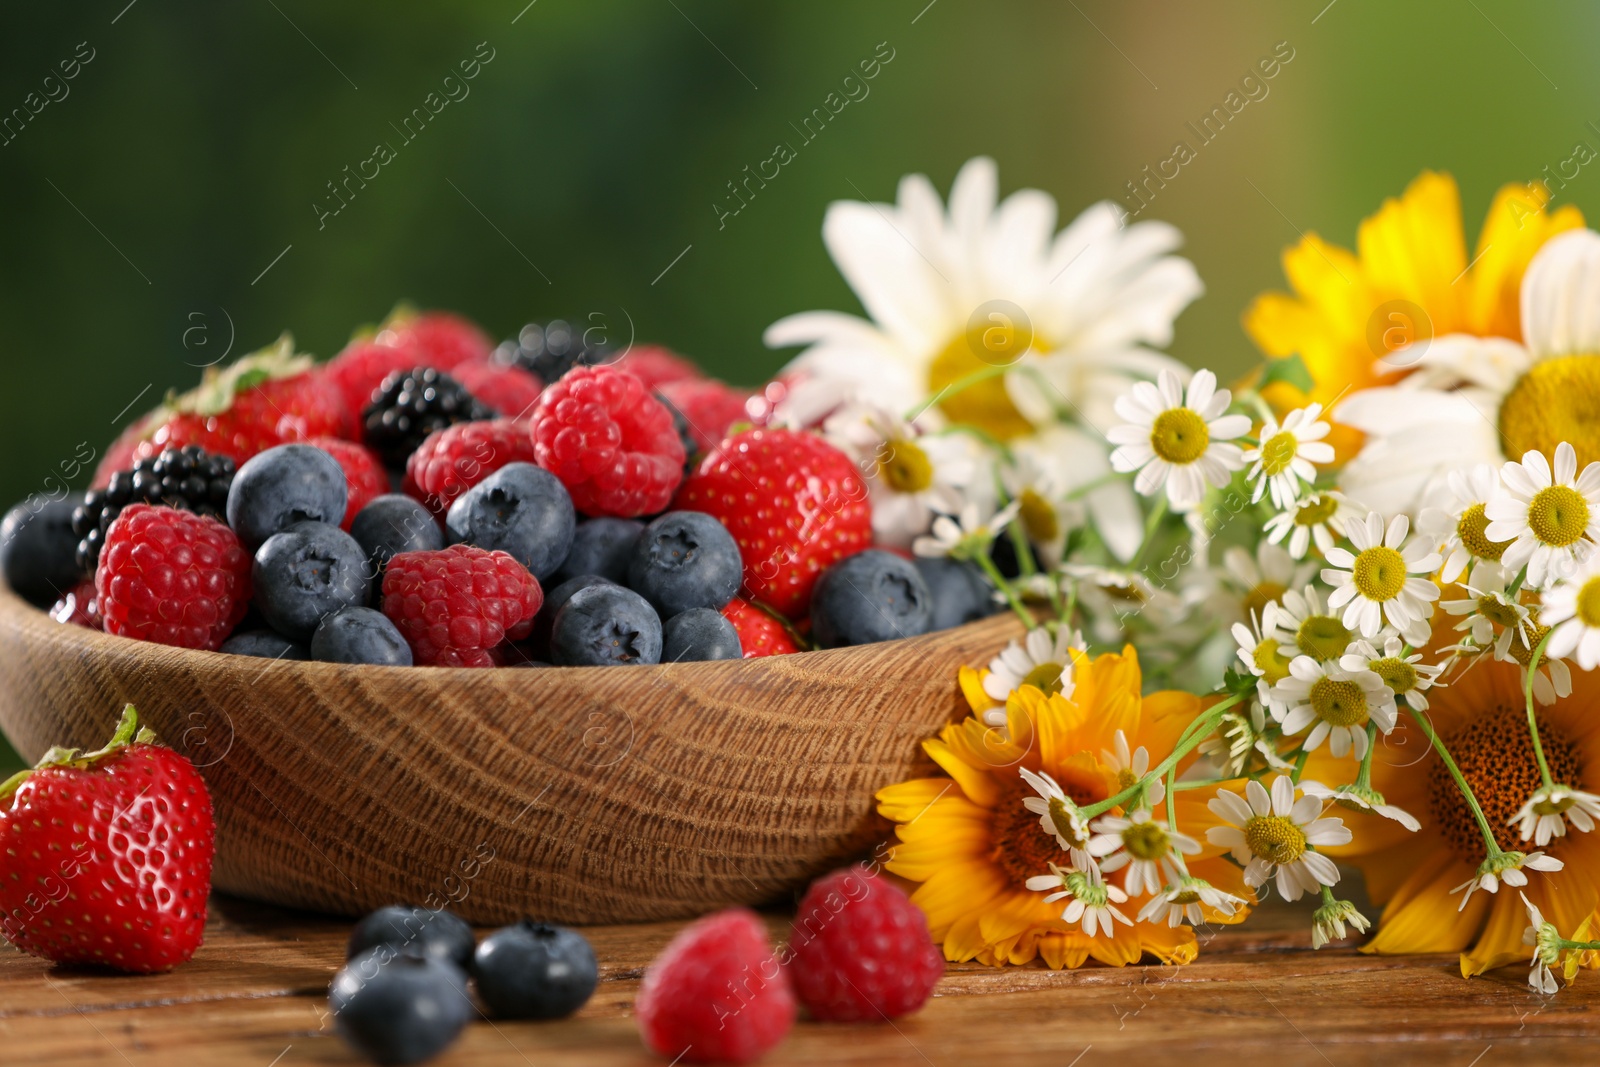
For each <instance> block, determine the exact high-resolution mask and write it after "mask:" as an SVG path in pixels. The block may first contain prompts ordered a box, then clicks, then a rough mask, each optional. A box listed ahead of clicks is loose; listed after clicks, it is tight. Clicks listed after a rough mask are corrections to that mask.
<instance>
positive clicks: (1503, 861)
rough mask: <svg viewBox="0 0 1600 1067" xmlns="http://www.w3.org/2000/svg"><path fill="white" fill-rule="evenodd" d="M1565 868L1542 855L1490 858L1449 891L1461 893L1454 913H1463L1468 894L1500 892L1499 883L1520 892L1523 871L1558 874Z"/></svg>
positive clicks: (1525, 881)
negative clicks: (1475, 871) (1479, 891)
mask: <svg viewBox="0 0 1600 1067" xmlns="http://www.w3.org/2000/svg"><path fill="white" fill-rule="evenodd" d="M1565 866H1566V864H1564V863H1562V862H1561V861H1560V860H1558V859H1556V858H1555V857H1554V856H1546V855H1545V854H1544V853H1543V852H1501V853H1499V854H1498V855H1495V856H1491V857H1489V858H1488V859H1486V860H1484V861H1483V862H1482V863H1480V864H1479V865H1478V870H1477V873H1475V874H1474V875H1473V876H1472V877H1471V878H1468V879H1467V880H1466V881H1465V882H1462V883H1461V884H1460V885H1458V886H1456V887H1455V888H1454V889H1452V890H1450V892H1451V893H1452V894H1454V893H1461V891H1462V890H1463V889H1465V890H1466V892H1465V893H1462V896H1461V903H1460V904H1459V905H1458V906H1457V907H1456V911H1463V910H1465V909H1466V906H1467V901H1469V900H1471V899H1472V894H1474V893H1476V892H1477V891H1478V890H1480V889H1482V890H1485V891H1487V892H1490V893H1498V892H1500V883H1501V882H1504V883H1505V884H1506V885H1510V886H1517V887H1518V888H1521V887H1522V886H1525V885H1527V884H1528V876H1527V874H1525V873H1524V869H1526V870H1529V871H1545V872H1553V871H1559V870H1561V869H1562V868H1563V867H1565Z"/></svg>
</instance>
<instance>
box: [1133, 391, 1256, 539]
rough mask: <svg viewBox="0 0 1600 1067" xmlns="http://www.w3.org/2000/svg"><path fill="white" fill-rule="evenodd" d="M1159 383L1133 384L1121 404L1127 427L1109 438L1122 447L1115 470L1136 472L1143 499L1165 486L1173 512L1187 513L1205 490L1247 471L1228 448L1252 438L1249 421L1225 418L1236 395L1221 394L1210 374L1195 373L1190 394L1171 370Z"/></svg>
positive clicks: (1239, 417) (1136, 484) (1238, 455)
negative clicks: (1246, 436)
mask: <svg viewBox="0 0 1600 1067" xmlns="http://www.w3.org/2000/svg"><path fill="white" fill-rule="evenodd" d="M1156 381H1157V384H1156V385H1151V384H1150V383H1149V382H1135V383H1134V385H1133V388H1132V389H1131V390H1130V391H1129V392H1128V393H1127V394H1126V395H1124V396H1121V397H1118V398H1117V403H1116V412H1117V414H1118V415H1119V416H1121V417H1122V418H1123V419H1126V420H1127V421H1126V422H1124V423H1122V424H1120V425H1117V426H1113V427H1111V429H1110V430H1109V431H1107V433H1106V440H1108V441H1110V442H1111V443H1112V444H1114V445H1118V446H1120V447H1118V448H1117V450H1116V451H1115V452H1112V453H1111V469H1112V470H1115V471H1119V472H1122V473H1130V472H1132V471H1138V472H1139V476H1138V477H1137V478H1135V479H1134V480H1133V488H1134V491H1135V492H1137V493H1139V494H1141V495H1143V496H1152V495H1154V494H1155V492H1156V490H1158V489H1160V488H1161V487H1162V486H1163V485H1164V486H1166V489H1167V501H1168V502H1169V503H1170V504H1171V505H1172V507H1173V509H1174V510H1176V511H1188V510H1189V509H1190V508H1192V507H1194V506H1195V505H1197V504H1199V503H1200V501H1201V500H1202V499H1204V498H1205V495H1206V486H1207V485H1213V486H1216V487H1217V488H1219V489H1220V488H1221V487H1222V486H1224V485H1227V484H1228V480H1229V476H1230V472H1232V471H1236V470H1238V469H1239V468H1240V467H1242V466H1244V459H1243V456H1242V454H1241V453H1240V451H1239V446H1238V445H1235V444H1231V443H1230V442H1231V441H1233V440H1234V438H1237V437H1243V436H1244V435H1245V434H1247V433H1249V432H1250V417H1249V416H1248V415H1227V414H1224V413H1225V412H1226V411H1227V410H1228V405H1229V404H1230V403H1232V402H1233V394H1232V393H1231V392H1229V391H1228V390H1226V389H1218V388H1217V376H1216V375H1215V374H1213V373H1211V372H1210V371H1209V370H1198V371H1195V373H1194V377H1193V378H1191V379H1189V388H1188V392H1187V394H1185V391H1184V388H1183V382H1182V381H1181V380H1180V379H1179V377H1178V376H1177V374H1175V373H1173V372H1172V371H1170V370H1163V371H1162V372H1161V374H1160V376H1159V377H1158V378H1157V380H1156Z"/></svg>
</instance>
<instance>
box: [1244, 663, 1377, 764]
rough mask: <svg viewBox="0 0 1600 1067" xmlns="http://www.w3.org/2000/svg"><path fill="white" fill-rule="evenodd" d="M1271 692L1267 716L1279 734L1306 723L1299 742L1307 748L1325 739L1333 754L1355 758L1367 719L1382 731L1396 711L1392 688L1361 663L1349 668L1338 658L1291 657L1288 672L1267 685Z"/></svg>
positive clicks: (1363, 743) (1363, 747)
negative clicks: (1279, 729)
mask: <svg viewBox="0 0 1600 1067" xmlns="http://www.w3.org/2000/svg"><path fill="white" fill-rule="evenodd" d="M1272 695H1273V703H1274V707H1273V715H1274V717H1275V718H1276V719H1277V720H1278V722H1279V723H1281V724H1282V726H1283V732H1284V733H1285V734H1290V735H1293V734H1298V733H1300V732H1301V731H1302V730H1304V729H1306V727H1308V726H1309V727H1311V733H1310V734H1308V735H1307V736H1306V739H1305V741H1303V742H1302V743H1301V746H1300V747H1301V748H1304V749H1305V750H1306V751H1308V752H1310V751H1312V750H1314V749H1316V748H1318V747H1319V746H1321V744H1322V742H1323V741H1327V742H1328V749H1329V751H1331V752H1332V753H1333V754H1334V756H1336V757H1343V756H1346V755H1353V756H1354V757H1355V758H1356V759H1361V758H1362V757H1364V756H1365V755H1366V754H1367V723H1368V722H1374V723H1377V725H1378V729H1379V730H1380V731H1382V732H1383V733H1385V734H1387V733H1388V732H1389V731H1390V730H1393V729H1394V724H1395V720H1396V717H1397V716H1398V712H1397V711H1396V709H1395V704H1394V693H1393V691H1392V690H1390V688H1389V687H1388V686H1387V685H1385V684H1384V681H1383V679H1382V678H1380V677H1379V676H1378V675H1377V673H1376V672H1374V671H1370V670H1367V669H1366V668H1365V667H1360V668H1357V669H1355V670H1351V669H1350V668H1348V667H1346V666H1344V661H1343V660H1326V661H1318V660H1315V659H1313V658H1311V657H1310V656H1296V657H1295V658H1294V659H1293V660H1292V661H1291V662H1290V663H1289V677H1287V678H1285V679H1284V680H1283V681H1281V682H1279V683H1278V684H1277V685H1275V686H1273V687H1272ZM1280 709H1281V711H1280ZM1313 724H1315V725H1313Z"/></svg>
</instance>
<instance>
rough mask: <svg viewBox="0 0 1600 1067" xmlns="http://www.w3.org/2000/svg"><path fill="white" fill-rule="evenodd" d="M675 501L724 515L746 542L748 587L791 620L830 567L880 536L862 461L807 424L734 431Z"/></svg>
mask: <svg viewBox="0 0 1600 1067" xmlns="http://www.w3.org/2000/svg"><path fill="white" fill-rule="evenodd" d="M673 507H675V508H679V509H685V510H688V511H704V512H708V513H709V514H711V515H714V516H716V517H717V518H718V519H720V520H721V522H722V524H723V525H724V526H726V527H727V528H728V530H729V532H730V533H732V534H733V538H734V540H735V541H737V542H738V543H739V553H740V555H741V556H742V557H743V558H744V587H745V589H746V590H748V591H749V593H750V596H751V597H752V598H753V599H757V600H760V601H762V602H763V603H765V604H766V605H768V606H769V607H771V608H773V609H775V610H776V611H778V612H779V613H780V614H783V615H786V616H789V617H790V618H794V617H797V616H800V615H803V614H805V611H806V608H807V607H808V606H809V605H810V603H811V588H812V586H814V585H816V583H817V579H818V578H819V577H821V575H822V572H823V570H825V569H826V568H827V567H828V566H829V565H831V564H833V563H836V562H837V561H839V560H841V559H843V558H844V557H846V556H851V555H854V554H855V553H857V552H860V551H861V550H862V549H864V548H866V547H868V546H869V545H871V544H872V507H871V505H870V504H869V503H868V501H867V487H866V484H865V483H864V482H863V481H862V480H861V475H860V474H859V473H858V472H857V471H856V467H855V464H854V463H852V462H851V461H850V457H849V456H846V455H845V454H844V453H843V452H841V451H839V450H838V449H837V448H834V447H833V446H832V445H830V444H828V443H827V442H826V441H824V440H823V439H822V438H821V437H818V436H817V435H816V434H814V433H807V432H805V431H801V430H787V429H761V430H746V431H744V432H743V433H738V434H735V435H733V436H732V437H729V438H728V439H727V440H725V441H723V442H722V443H721V444H720V445H718V446H717V447H716V448H715V449H713V450H712V451H711V452H710V453H709V454H707V456H706V457H705V459H703V460H701V462H700V466H699V468H698V469H696V470H695V472H694V473H693V474H691V475H689V477H688V478H687V479H685V480H684V483H683V487H682V488H681V489H680V490H679V491H678V498H677V500H676V502H675V503H674V504H673Z"/></svg>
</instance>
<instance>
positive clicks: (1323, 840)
mask: <svg viewBox="0 0 1600 1067" xmlns="http://www.w3.org/2000/svg"><path fill="white" fill-rule="evenodd" d="M1244 788H1245V795H1244V798H1240V797H1239V796H1238V795H1237V794H1235V793H1230V792H1228V791H1227V790H1226V789H1219V790H1217V795H1216V796H1215V797H1214V798H1212V799H1211V800H1210V801H1207V803H1206V806H1207V807H1208V808H1210V809H1211V811H1212V813H1213V814H1215V815H1216V816H1217V817H1218V818H1220V819H1222V820H1223V821H1224V822H1227V823H1229V824H1230V825H1227V826H1213V827H1211V828H1210V829H1209V830H1207V831H1206V840H1207V841H1209V842H1211V843H1212V844H1213V845H1221V846H1222V847H1223V848H1226V849H1228V850H1229V851H1231V852H1232V853H1233V858H1234V859H1236V860H1238V861H1239V862H1240V863H1242V864H1244V882H1245V885H1248V886H1251V887H1254V886H1259V885H1264V884H1265V883H1266V882H1267V880H1268V879H1271V878H1274V877H1276V884H1277V887H1278V893H1279V895H1280V896H1282V897H1283V899H1285V900H1299V899H1300V897H1301V896H1302V895H1304V894H1306V893H1315V892H1318V891H1319V890H1320V889H1321V888H1322V887H1323V886H1325V885H1336V884H1337V883H1338V881H1339V868H1337V867H1335V866H1334V864H1333V861H1332V860H1330V859H1329V858H1328V857H1326V856H1324V855H1323V854H1322V853H1320V852H1314V851H1312V849H1313V848H1314V847H1315V846H1319V845H1345V844H1349V842H1350V837H1351V834H1350V830H1349V829H1348V828H1347V827H1346V826H1345V824H1344V820H1343V819H1323V818H1318V816H1319V815H1321V813H1322V801H1320V800H1318V799H1317V798H1316V797H1312V796H1303V797H1301V798H1299V799H1298V800H1296V799H1295V795H1294V794H1295V786H1294V783H1293V782H1292V781H1290V779H1289V777H1288V776H1287V775H1279V776H1278V777H1276V778H1274V779H1273V782H1272V792H1271V793H1268V792H1267V789H1266V787H1265V786H1263V785H1262V784H1261V783H1260V782H1258V781H1255V780H1251V781H1249V782H1247V783H1245V787H1244Z"/></svg>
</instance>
